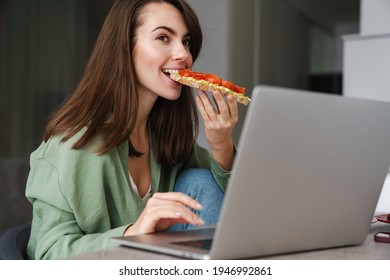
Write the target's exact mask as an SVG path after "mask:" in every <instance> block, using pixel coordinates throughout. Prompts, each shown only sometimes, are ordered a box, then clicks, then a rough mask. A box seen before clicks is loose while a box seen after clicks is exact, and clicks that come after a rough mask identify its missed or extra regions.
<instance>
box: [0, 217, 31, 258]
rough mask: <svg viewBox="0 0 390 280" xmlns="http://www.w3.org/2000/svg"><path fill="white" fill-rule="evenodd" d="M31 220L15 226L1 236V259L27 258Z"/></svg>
mask: <svg viewBox="0 0 390 280" xmlns="http://www.w3.org/2000/svg"><path fill="white" fill-rule="evenodd" d="M30 232H31V222H28V223H25V224H21V225H18V226H15V227H13V228H11V229H9V230H7V231H6V232H5V233H4V234H3V235H2V236H1V237H0V260H27V259H28V258H27V243H28V240H29V238H30Z"/></svg>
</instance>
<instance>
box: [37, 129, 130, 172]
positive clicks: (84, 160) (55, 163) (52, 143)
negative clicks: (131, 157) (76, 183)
mask: <svg viewBox="0 0 390 280" xmlns="http://www.w3.org/2000/svg"><path fill="white" fill-rule="evenodd" d="M84 132H85V130H81V131H79V132H78V133H76V134H75V135H74V136H72V137H71V138H70V139H68V140H67V141H65V142H64V141H62V138H63V136H64V135H61V134H60V135H55V136H52V137H51V138H50V139H49V140H48V141H47V142H43V143H41V145H40V146H39V147H38V149H37V150H35V151H34V152H33V153H32V154H31V164H32V165H33V163H34V162H36V161H45V162H46V163H48V164H49V165H51V166H52V167H53V168H54V169H56V170H57V171H58V172H59V173H66V174H67V175H70V174H73V173H79V172H80V171H81V170H83V169H87V170H89V171H94V170H96V169H101V168H103V166H105V165H107V164H106V163H107V161H119V162H122V161H123V160H124V159H125V158H127V156H126V155H127V149H128V147H127V143H124V144H122V145H120V146H118V147H116V148H114V149H112V150H111V151H110V152H108V153H106V154H103V155H99V154H98V153H97V150H98V148H99V147H100V145H101V143H102V141H103V140H102V138H101V137H97V138H96V139H95V140H94V141H92V142H91V143H90V144H88V145H87V146H85V147H83V148H81V149H74V148H73V145H74V144H75V143H76V142H77V141H78V140H79V139H80V137H82V135H83V133H84Z"/></svg>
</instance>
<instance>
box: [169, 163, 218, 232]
mask: <svg viewBox="0 0 390 280" xmlns="http://www.w3.org/2000/svg"><path fill="white" fill-rule="evenodd" d="M173 191H175V192H181V193H184V194H186V195H188V196H190V197H192V198H193V199H195V200H196V201H198V202H199V203H200V204H201V205H202V206H203V207H202V209H201V210H194V209H191V210H192V211H193V212H195V213H196V214H198V215H199V217H200V218H201V219H202V220H203V221H204V222H205V225H209V224H215V223H217V221H218V218H219V212H220V210H221V205H222V201H223V198H224V192H223V191H222V190H221V188H220V187H219V186H218V184H217V182H216V181H215V179H214V176H213V174H212V173H211V171H210V170H209V169H202V168H190V169H186V170H184V171H183V172H182V173H180V174H179V176H178V177H177V179H176V183H175V186H174V188H173ZM196 227H197V226H195V225H191V224H176V225H173V226H171V227H170V228H168V230H167V231H184V230H187V229H191V228H196Z"/></svg>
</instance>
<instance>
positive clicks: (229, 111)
mask: <svg viewBox="0 0 390 280" xmlns="http://www.w3.org/2000/svg"><path fill="white" fill-rule="evenodd" d="M198 93H199V96H197V97H196V103H197V106H198V109H199V112H200V114H201V116H202V118H203V121H204V125H205V134H206V138H207V141H208V142H209V144H210V148H211V153H212V155H213V158H214V159H215V161H217V162H218V163H219V164H220V165H221V167H222V168H224V169H226V170H230V169H231V167H232V164H233V159H234V143H233V139H232V132H233V129H234V126H235V125H236V123H237V121H238V106H237V102H236V100H235V98H234V96H232V95H226V98H225V97H223V95H222V94H221V92H220V91H214V92H213V93H212V95H213V98H214V102H215V105H216V107H214V106H213V104H212V103H211V101H210V99H209V97H208V96H207V94H206V93H205V92H204V91H202V90H199V91H198Z"/></svg>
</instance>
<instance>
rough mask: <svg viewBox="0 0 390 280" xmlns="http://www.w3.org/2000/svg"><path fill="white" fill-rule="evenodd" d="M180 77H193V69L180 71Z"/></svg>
mask: <svg viewBox="0 0 390 280" xmlns="http://www.w3.org/2000/svg"><path fill="white" fill-rule="evenodd" d="M179 75H180V76H183V77H191V75H192V71H191V69H182V70H179Z"/></svg>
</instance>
